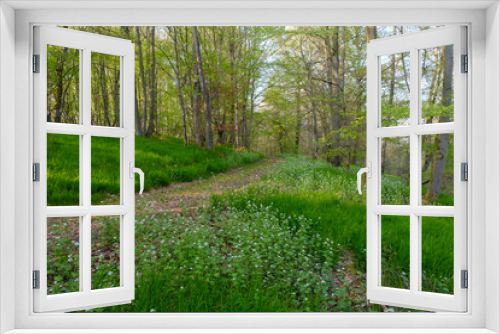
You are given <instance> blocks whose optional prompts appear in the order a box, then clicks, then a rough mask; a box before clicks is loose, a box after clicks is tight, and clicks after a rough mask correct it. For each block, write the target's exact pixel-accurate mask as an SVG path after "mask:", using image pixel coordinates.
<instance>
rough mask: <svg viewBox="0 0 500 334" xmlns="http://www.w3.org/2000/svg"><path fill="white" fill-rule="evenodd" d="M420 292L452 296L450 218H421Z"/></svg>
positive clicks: (451, 229) (451, 227)
mask: <svg viewBox="0 0 500 334" xmlns="http://www.w3.org/2000/svg"><path fill="white" fill-rule="evenodd" d="M422 291H427V292H437V293H446V294H451V295H452V294H453V218H451V217H422Z"/></svg>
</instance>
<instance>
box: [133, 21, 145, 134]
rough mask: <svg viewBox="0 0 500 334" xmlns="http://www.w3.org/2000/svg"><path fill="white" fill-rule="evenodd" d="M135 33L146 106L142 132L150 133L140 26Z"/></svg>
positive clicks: (143, 112) (143, 111)
mask: <svg viewBox="0 0 500 334" xmlns="http://www.w3.org/2000/svg"><path fill="white" fill-rule="evenodd" d="M135 33H136V35H137V48H138V53H139V70H140V74H141V83H142V92H143V93H142V97H143V103H144V107H143V110H142V115H143V125H144V128H143V129H141V132H142V133H144V134H146V135H147V133H148V131H147V127H146V125H147V118H146V115H147V114H148V94H147V82H146V74H145V71H144V60H143V56H142V43H141V30H140V27H135Z"/></svg>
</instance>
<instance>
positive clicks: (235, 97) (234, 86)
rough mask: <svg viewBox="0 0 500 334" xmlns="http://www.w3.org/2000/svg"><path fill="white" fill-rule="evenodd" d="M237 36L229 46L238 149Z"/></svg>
mask: <svg viewBox="0 0 500 334" xmlns="http://www.w3.org/2000/svg"><path fill="white" fill-rule="evenodd" d="M233 29H237V28H233ZM235 35H236V34H234V37H233V40H232V41H231V43H230V44H229V49H230V53H231V62H232V66H233V71H232V72H233V73H232V74H233V99H234V125H233V128H234V145H235V146H236V147H239V146H240V142H239V128H238V120H239V110H238V108H239V106H238V80H237V76H236V56H235V46H234V44H235V40H234V39H235V37H236V36H235Z"/></svg>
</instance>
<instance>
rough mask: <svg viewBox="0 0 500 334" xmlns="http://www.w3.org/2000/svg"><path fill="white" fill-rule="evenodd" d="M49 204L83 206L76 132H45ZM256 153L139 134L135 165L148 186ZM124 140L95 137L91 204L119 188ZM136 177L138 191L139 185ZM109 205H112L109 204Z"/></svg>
mask: <svg viewBox="0 0 500 334" xmlns="http://www.w3.org/2000/svg"><path fill="white" fill-rule="evenodd" d="M47 152H48V154H47V171H48V172H47V179H48V180H47V181H48V182H47V184H48V189H47V202H48V205H78V204H79V173H78V169H79V140H78V136H69V135H56V134H49V135H47ZM262 157H263V156H262V155H261V154H259V153H256V152H253V151H247V150H244V151H234V150H233V149H232V148H231V147H229V146H218V147H216V149H215V150H214V151H208V150H205V149H202V148H199V147H197V146H194V145H189V146H188V147H184V145H183V142H182V140H181V139H177V138H166V139H155V138H143V137H136V141H135V165H136V166H137V167H139V168H141V169H142V170H143V171H144V173H145V174H146V176H145V186H144V188H145V190H148V189H151V188H158V187H162V186H167V185H169V184H170V183H173V182H186V181H192V180H194V179H197V178H203V177H207V176H210V175H213V174H216V173H221V172H224V171H227V170H228V169H230V168H235V167H239V166H243V165H245V164H248V163H252V162H255V161H258V160H260V159H261V158H262ZM119 161H120V143H119V139H116V138H103V137H94V138H92V204H98V203H99V202H101V201H102V200H104V199H106V198H108V197H109V194H118V193H119V192H120V182H119V180H120V165H119ZM138 186H139V185H138V177H137V178H136V191H137V190H138V189H139V188H138ZM108 204H111V203H108Z"/></svg>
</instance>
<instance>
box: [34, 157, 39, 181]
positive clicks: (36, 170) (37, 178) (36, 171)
mask: <svg viewBox="0 0 500 334" xmlns="http://www.w3.org/2000/svg"><path fill="white" fill-rule="evenodd" d="M33 181H35V182H40V163H38V162H35V163H34V164H33Z"/></svg>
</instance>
